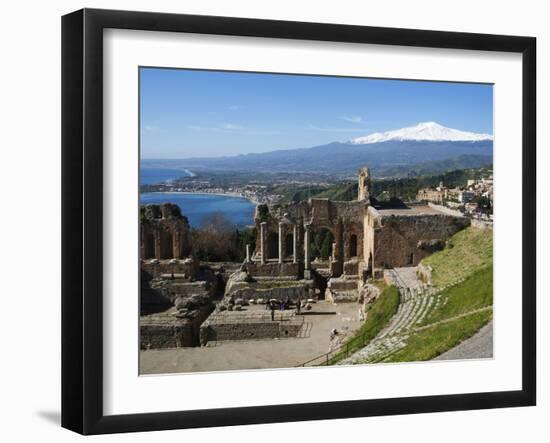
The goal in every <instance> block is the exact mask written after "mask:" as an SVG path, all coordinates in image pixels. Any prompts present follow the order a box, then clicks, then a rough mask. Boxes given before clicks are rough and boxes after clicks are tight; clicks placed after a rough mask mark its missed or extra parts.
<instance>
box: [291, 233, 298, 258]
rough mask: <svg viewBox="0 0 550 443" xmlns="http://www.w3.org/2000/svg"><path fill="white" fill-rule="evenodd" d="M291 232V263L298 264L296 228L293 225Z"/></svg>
mask: <svg viewBox="0 0 550 443" xmlns="http://www.w3.org/2000/svg"><path fill="white" fill-rule="evenodd" d="M292 228H293V230H292V263H295V264H296V263H298V226H296V223H295V224H294V225H293V227H292Z"/></svg>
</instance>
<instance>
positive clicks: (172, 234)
mask: <svg viewBox="0 0 550 443" xmlns="http://www.w3.org/2000/svg"><path fill="white" fill-rule="evenodd" d="M190 252H191V243H190V236H189V222H188V220H187V217H185V216H183V215H182V214H181V211H180V209H179V207H178V206H177V205H174V204H171V203H163V204H161V205H145V206H141V207H140V257H141V258H142V259H150V258H157V259H159V260H160V259H170V258H183V257H187V256H188V255H189V253H190Z"/></svg>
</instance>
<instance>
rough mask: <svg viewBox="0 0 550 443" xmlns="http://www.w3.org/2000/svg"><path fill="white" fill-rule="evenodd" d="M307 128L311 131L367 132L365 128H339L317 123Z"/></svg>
mask: <svg viewBox="0 0 550 443" xmlns="http://www.w3.org/2000/svg"><path fill="white" fill-rule="evenodd" d="M307 129H309V130H311V131H323V132H365V131H366V129H365V128H361V129H358V128H338V127H330V126H315V125H309V126H308V127H307Z"/></svg>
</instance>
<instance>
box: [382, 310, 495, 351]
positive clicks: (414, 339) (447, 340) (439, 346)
mask: <svg viewBox="0 0 550 443" xmlns="http://www.w3.org/2000/svg"><path fill="white" fill-rule="evenodd" d="M491 318H493V311H492V309H488V310H486V311H481V312H476V313H473V314H471V315H468V316H465V317H461V318H458V319H456V320H452V321H449V322H446V323H440V324H435V325H434V326H432V327H429V328H427V329H424V330H422V331H419V332H417V333H415V334H413V335H411V336H410V337H409V339H408V341H407V346H405V347H404V348H403V349H400V350H399V351H397V352H396V353H395V354H392V355H390V356H389V357H388V358H387V359H385V360H383V362H407V361H424V360H431V359H433V358H435V357H437V356H438V355H441V354H443V353H444V352H446V351H448V350H449V349H451V348H453V347H455V346H456V345H458V344H460V343H462V342H463V341H464V340H466V339H468V338H470V337H471V336H472V335H474V334H475V333H476V332H477V331H479V330H480V329H481V328H482V327H483V326H485V325H486V324H487V323H488V322H489V320H491Z"/></svg>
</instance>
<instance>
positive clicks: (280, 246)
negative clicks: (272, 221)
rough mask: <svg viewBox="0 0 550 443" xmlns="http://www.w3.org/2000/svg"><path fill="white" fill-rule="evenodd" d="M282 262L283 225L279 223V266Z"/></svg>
mask: <svg viewBox="0 0 550 443" xmlns="http://www.w3.org/2000/svg"><path fill="white" fill-rule="evenodd" d="M282 262H283V223H282V222H279V264H281V263H282Z"/></svg>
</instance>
